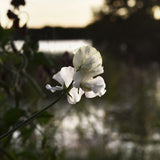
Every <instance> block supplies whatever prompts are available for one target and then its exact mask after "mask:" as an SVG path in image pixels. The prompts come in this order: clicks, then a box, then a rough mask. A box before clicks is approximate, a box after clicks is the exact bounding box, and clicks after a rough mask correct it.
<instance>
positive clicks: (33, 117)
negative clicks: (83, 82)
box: [0, 82, 73, 140]
mask: <svg viewBox="0 0 160 160" xmlns="http://www.w3.org/2000/svg"><path fill="white" fill-rule="evenodd" d="M72 84H73V82H72V83H71V84H70V85H69V87H68V88H67V89H66V90H65V91H64V92H63V93H62V94H61V95H60V96H59V97H58V98H57V99H56V100H55V101H53V102H52V103H50V104H49V105H48V106H46V107H44V108H43V109H42V110H40V111H39V112H37V113H35V114H33V115H32V116H31V117H29V118H28V119H26V120H25V121H23V122H21V123H20V124H19V125H17V126H16V127H13V128H12V129H11V130H9V131H8V132H6V133H4V134H3V135H1V136H0V140H2V139H4V138H5V137H7V136H9V135H11V134H12V133H13V132H14V131H16V130H17V129H19V128H20V127H22V126H24V125H27V124H29V123H30V122H32V121H33V120H34V119H35V118H37V117H38V116H39V115H40V114H41V113H43V112H44V111H46V110H47V109H48V108H50V107H52V106H53V105H54V104H56V103H57V102H58V101H59V100H60V99H62V98H63V97H64V96H65V95H66V93H68V91H69V90H70V89H71V87H72Z"/></svg>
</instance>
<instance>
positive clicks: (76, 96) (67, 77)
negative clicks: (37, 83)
mask: <svg viewBox="0 0 160 160" xmlns="http://www.w3.org/2000/svg"><path fill="white" fill-rule="evenodd" d="M74 73H75V69H74V68H73V67H70V66H69V67H63V68H61V70H60V71H59V72H58V73H56V74H55V75H53V77H52V78H53V79H54V80H56V81H57V82H59V83H60V84H61V85H60V86H55V87H52V86H51V85H50V84H47V85H46V89H48V90H50V91H51V92H53V93H54V92H55V91H59V90H63V89H65V88H67V87H69V85H70V84H71V83H72V81H73V75H74ZM83 93H84V92H83V91H82V90H81V89H78V88H74V87H73V88H71V90H70V91H69V95H67V99H68V102H69V103H70V104H75V103H77V102H79V101H80V99H81V96H82V94H83Z"/></svg>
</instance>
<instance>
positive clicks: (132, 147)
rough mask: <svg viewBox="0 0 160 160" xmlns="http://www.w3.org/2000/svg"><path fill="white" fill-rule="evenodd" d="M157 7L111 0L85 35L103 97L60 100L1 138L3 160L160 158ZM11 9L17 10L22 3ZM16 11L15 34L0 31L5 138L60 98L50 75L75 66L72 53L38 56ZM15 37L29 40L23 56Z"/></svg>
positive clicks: (0, 116) (143, 0) (150, 1)
mask: <svg viewBox="0 0 160 160" xmlns="http://www.w3.org/2000/svg"><path fill="white" fill-rule="evenodd" d="M159 3H160V2H159V1H158V0H137V1H136V0H106V1H105V4H104V6H103V7H102V8H101V9H100V10H99V11H97V12H94V14H95V21H94V23H92V24H90V25H88V26H87V27H86V28H85V29H84V31H85V33H87V35H86V37H84V38H90V39H91V40H92V41H93V45H94V46H95V47H96V48H97V49H98V50H100V52H101V53H102V56H103V64H104V68H105V73H104V75H103V77H104V79H105V81H106V84H107V90H108V91H107V93H106V95H104V96H103V97H102V98H98V97H97V98H95V99H85V98H82V101H81V102H80V103H78V104H76V105H69V104H68V103H67V101H66V100H65V99H64V100H63V101H61V102H59V103H58V104H56V105H55V106H54V107H53V108H51V109H50V110H48V111H46V112H44V113H43V114H41V115H40V116H39V117H38V118H37V119H36V120H34V121H33V122H32V123H30V124H28V125H27V126H24V127H23V128H20V129H19V130H18V131H17V132H14V134H12V135H11V136H9V137H7V138H5V139H3V140H2V141H1V142H0V157H1V159H2V160H21V159H24V160H25V159H26V160H28V159H31V160H32V159H33V160H37V159H38V160H44V159H45V160H60V159H63V160H75V159H76V160H83V159H85V160H97V159H99V160H107V159H108V160H125V159H128V160H137V159H138V160H150V159H153V160H159V158H160V152H159V151H160V134H159V131H160V66H159V61H160V57H159V52H160V48H159V42H160V36H159V35H160V27H159V26H160V22H159V21H157V20H156V19H155V17H154V15H153V12H152V11H153V9H154V7H155V6H156V7H158V6H159V5H160V4H159ZM11 4H12V5H13V6H14V8H15V9H16V10H17V11H19V10H20V8H19V6H21V5H25V1H23V0H12V1H11ZM14 11H15V10H9V11H8V13H7V15H8V17H9V19H10V20H11V21H12V22H13V25H12V28H11V29H4V28H2V27H0V135H2V134H3V133H5V132H6V131H8V129H11V128H12V127H13V126H16V125H18V123H20V122H21V121H22V120H25V119H27V118H28V117H30V116H31V115H32V114H33V113H35V112H37V111H39V110H40V109H41V108H42V107H43V106H45V105H46V104H48V103H49V102H50V101H53V100H54V99H55V98H56V97H57V95H58V94H59V93H56V94H51V93H50V92H48V91H46V89H45V84H46V83H51V84H54V83H55V82H54V81H53V80H52V79H51V78H52V75H53V74H54V73H56V72H57V71H58V70H59V69H60V68H61V67H62V66H69V65H72V54H69V53H68V52H65V53H64V54H57V55H55V54H54V55H51V54H46V53H43V52H40V51H39V50H38V40H39V39H38V38H35V39H33V38H32V37H31V35H30V34H29V29H27V26H26V24H24V25H23V26H20V25H19V22H20V19H19V17H18V14H17V12H14ZM82 32H83V30H81V32H80V33H79V34H82ZM83 33H84V32H83ZM44 34H45V32H44ZM76 34H77V38H79V37H80V36H81V35H79V36H78V31H77V33H76ZM15 35H18V37H22V38H23V40H24V44H23V46H22V48H21V49H19V50H18V49H17V48H16V46H15V43H14V36H15ZM71 36H72V35H71ZM65 38H66V37H65Z"/></svg>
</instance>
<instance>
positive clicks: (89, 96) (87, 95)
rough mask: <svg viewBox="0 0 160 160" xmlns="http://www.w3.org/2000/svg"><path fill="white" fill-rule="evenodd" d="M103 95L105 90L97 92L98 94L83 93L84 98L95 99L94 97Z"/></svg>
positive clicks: (91, 92)
mask: <svg viewBox="0 0 160 160" xmlns="http://www.w3.org/2000/svg"><path fill="white" fill-rule="evenodd" d="M105 93H106V90H105V89H103V90H101V92H99V93H95V92H93V91H90V92H85V96H86V97H87V98H94V97H96V96H99V97H101V96H103V95H104V94H105Z"/></svg>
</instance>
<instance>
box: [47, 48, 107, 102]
mask: <svg viewBox="0 0 160 160" xmlns="http://www.w3.org/2000/svg"><path fill="white" fill-rule="evenodd" d="M73 66H74V68H73V67H63V68H62V69H61V70H60V71H59V72H58V73H56V74H55V75H54V76H53V79H55V80H56V81H57V82H59V83H60V84H61V85H60V86H55V87H52V86H51V85H49V84H47V85H46V88H47V89H49V90H50V91H51V92H53V93H54V92H55V91H58V90H63V89H65V88H67V87H69V85H70V84H71V83H72V82H73V86H72V88H71V89H70V91H69V94H68V95H67V99H68V102H69V103H70V104H75V103H77V102H79V101H80V100H81V97H82V95H83V94H85V96H86V97H87V98H94V97H96V96H99V97H101V96H102V95H104V94H105V92H106V89H105V88H106V84H105V82H104V79H103V78H102V77H101V76H98V77H95V76H97V75H99V74H101V73H103V72H104V71H103V67H102V57H101V55H100V53H99V52H98V51H97V50H96V49H95V48H93V47H90V46H84V47H81V48H80V49H78V50H77V51H76V53H75V55H74V57H73Z"/></svg>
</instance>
